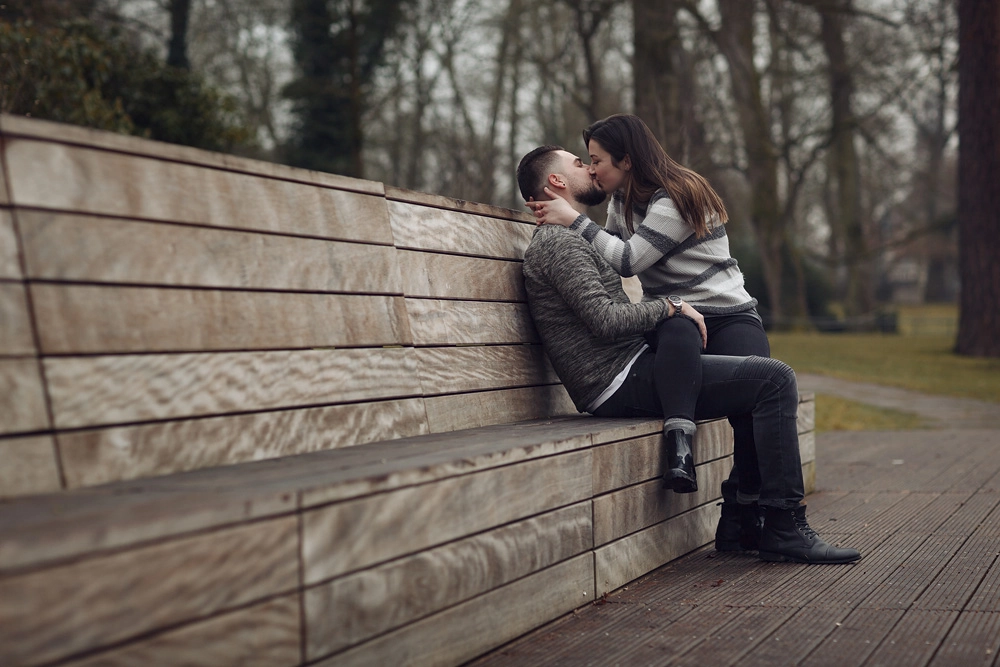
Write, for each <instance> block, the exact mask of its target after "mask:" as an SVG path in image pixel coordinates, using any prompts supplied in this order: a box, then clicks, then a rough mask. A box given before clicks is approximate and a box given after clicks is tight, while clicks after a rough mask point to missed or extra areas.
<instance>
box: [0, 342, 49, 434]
mask: <svg viewBox="0 0 1000 667" xmlns="http://www.w3.org/2000/svg"><path fill="white" fill-rule="evenodd" d="M47 428H49V416H48V413H47V411H46V409H45V395H44V393H43V389H42V378H41V375H40V374H39V370H38V361H37V360H35V359H2V358H0V435H4V434H8V433H24V432H27V431H42V430H45V429H47Z"/></svg>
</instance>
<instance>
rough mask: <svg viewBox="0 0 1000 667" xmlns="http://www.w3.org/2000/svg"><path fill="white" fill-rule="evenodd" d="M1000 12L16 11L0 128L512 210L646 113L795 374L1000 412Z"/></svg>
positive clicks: (523, 6) (490, 6) (229, 4)
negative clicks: (943, 396) (553, 147)
mask: <svg viewBox="0 0 1000 667" xmlns="http://www.w3.org/2000/svg"><path fill="white" fill-rule="evenodd" d="M998 6H1000V3H997V2H994V1H993V0H990V1H988V2H987V1H985V0H983V1H978V0H5V1H4V4H2V5H0V82H2V85H0V109H2V111H4V112H6V113H14V114H23V115H30V116H33V117H36V118H44V119H52V120H57V121H61V122H67V123H75V124H79V125H85V126H89V127H94V128H99V129H104V130H112V131H117V132H124V133H130V134H135V135H139V136H145V137H149V138H152V139H158V140H162V141H168V142H174V143H180V144H187V145H191V146H197V147H201V148H206V149H210V150H216V151H226V152H232V153H236V154H240V155H245V156H250V157H254V158H258V159H264V160H272V161H276V162H282V163H286V164H290V165H294V166H299V167H305V168H310V169H316V170H321V171H327V172H333V173H338V174H344V175H348V176H355V177H359V178H367V179H372V180H376V181H382V182H384V183H387V184H391V185H396V186H400V187H404V188H410V189H415V190H421V191H424V192H431V193H437V194H442V195H447V196H451V197H456V198H460V199H467V200H472V201H478V202H485V203H491V204H496V205H500V206H505V207H509V208H514V209H520V208H522V206H523V202H522V200H521V198H520V196H519V195H518V193H517V189H516V186H515V182H514V178H513V172H514V168H515V166H516V164H517V162H518V160H519V159H520V157H521V155H523V154H524V153H525V152H526V151H528V150H530V149H531V148H532V147H534V146H536V145H539V144H543V143H557V144H561V145H563V146H565V147H566V148H567V149H568V150H570V151H572V152H576V153H585V147H584V145H583V142H582V140H581V137H580V131H581V129H582V128H583V127H585V126H586V125H588V124H589V123H591V122H592V121H594V120H596V119H598V118H602V117H604V116H607V115H609V114H611V113H616V112H632V113H636V114H638V115H640V116H641V117H642V118H643V119H644V120H645V121H646V122H647V123H648V124H649V125H650V126H651V128H652V129H653V130H654V132H655V133H656V134H657V136H658V138H659V139H660V141H661V142H662V143H663V145H664V147H665V148H666V149H667V151H668V152H669V153H670V154H671V155H672V156H673V157H674V158H675V159H677V160H678V161H680V162H681V163H683V164H686V165H688V166H690V167H692V168H694V169H695V170H697V171H699V172H700V173H702V174H704V175H705V176H706V177H708V178H709V180H710V181H711V182H712V183H713V185H714V186H715V187H716V188H717V189H718V190H719V191H720V193H721V194H722V195H723V198H724V200H725V202H726V205H727V208H728V210H729V213H730V218H731V222H730V224H729V227H728V230H729V237H730V241H731V245H732V250H733V255H734V256H735V257H736V258H737V259H738V260H739V262H740V266H741V268H742V269H743V271H744V273H745V275H746V277H747V283H748V287H749V289H750V292H751V293H752V294H753V295H754V296H756V297H757V298H758V299H759V301H760V311H761V313H762V315H763V317H764V318H765V321H766V324H767V326H768V328H769V330H770V332H771V336H772V341H773V343H774V345H773V347H774V351H775V356H778V357H779V358H783V359H784V360H786V361H789V362H790V363H792V365H793V366H794V367H795V368H796V369H797V370H800V371H808V372H818V373H828V374H835V375H839V376H842V377H845V378H848V379H857V380H865V381H874V382H883V383H889V384H895V385H897V386H907V387H910V388H914V389H920V390H922V391H931V392H933V391H940V392H942V393H953V394H955V395H967V396H973V397H977V398H984V399H986V400H992V401H1000V388H998V384H997V380H996V378H997V376H1000V373H997V371H998V370H1000V368H998V367H997V364H996V361H995V360H994V361H990V360H989V359H978V360H975V359H965V358H962V357H959V356H958V355H956V352H958V353H961V354H964V355H972V356H973V357H997V356H998V355H1000V342H998V338H1000V337H998V336H997V333H998V332H1000V273H998V271H1000V269H998V268H997V264H998V263H997V262H995V261H994V259H995V258H997V257H998V256H1000V252H998V251H997V249H998V247H1000V246H998V243H1000V241H998V239H1000V217H998V215H1000V213H998V211H1000V202H998V201H997V197H998V195H997V194H995V193H993V192H992V191H993V190H996V189H997V188H996V187H995V184H996V183H997V182H998V181H1000V149H998V146H1000V140H998V135H1000V92H997V91H1000V75H998V73H997V72H998V69H1000V68H998V67H997V63H998V62H1000V46H998V38H997V34H998V33H1000V9H998ZM960 53H961V54H962V58H959V55H960ZM963 165H964V166H963ZM963 174H964V176H963ZM963 188H965V189H964V190H963ZM593 215H594V217H595V218H597V219H601V217H602V212H601V211H594V212H593ZM963 285H964V287H965V288H964V289H963Z"/></svg>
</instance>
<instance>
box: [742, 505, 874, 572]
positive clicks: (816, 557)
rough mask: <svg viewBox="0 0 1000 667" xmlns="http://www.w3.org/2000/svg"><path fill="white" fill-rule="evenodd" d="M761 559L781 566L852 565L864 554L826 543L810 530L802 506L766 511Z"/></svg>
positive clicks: (765, 509)
mask: <svg viewBox="0 0 1000 667" xmlns="http://www.w3.org/2000/svg"><path fill="white" fill-rule="evenodd" d="M760 557H761V559H762V560H769V561H777V562H782V563H785V562H791V563H853V562H854V561H856V560H859V559H860V558H861V553H860V552H859V551H858V550H857V549H847V548H843V547H835V546H833V545H831V544H827V543H826V542H824V541H823V540H822V538H820V536H819V535H817V534H816V531H814V530H813V529H812V528H810V527H809V523H808V522H807V521H806V506H805V505H799V506H798V507H796V508H795V509H790V510H783V509H778V508H777V507H765V508H764V530H763V531H762V533H761V536H760Z"/></svg>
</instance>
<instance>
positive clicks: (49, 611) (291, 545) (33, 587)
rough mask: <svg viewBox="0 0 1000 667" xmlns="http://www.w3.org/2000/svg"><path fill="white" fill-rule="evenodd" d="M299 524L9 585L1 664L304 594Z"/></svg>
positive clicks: (129, 554)
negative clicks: (264, 600) (280, 596)
mask: <svg viewBox="0 0 1000 667" xmlns="http://www.w3.org/2000/svg"><path fill="white" fill-rule="evenodd" d="M297 532H298V521H297V519H296V518H295V517H288V518H282V519H276V520H273V521H266V522H263V523H256V524H252V525H249V526H244V527H239V528H233V529H231V530H226V531H222V532H217V533H211V534H208V535H203V536H199V537H192V538H188V539H183V540H176V541H173V542H167V543H165V544H160V545H156V546H150V547H146V548H142V549H135V550H132V551H126V552H123V553H119V554H115V555H112V556H107V557H104V558H94V559H89V560H85V561H81V562H79V563H73V564H70V565H66V566H63V567H57V568H52V569H48V570H41V571H38V572H32V573H29V574H24V575H19V576H12V577H8V578H5V579H0V663H2V664H8V665H14V664H27V663H32V664H34V663H43V662H48V661H51V660H56V659H59V658H64V657H67V656H71V655H73V654H75V653H78V652H80V651H85V650H91V649H95V648H98V647H101V646H106V645H109V644H112V643H115V642H120V641H122V640H125V639H128V638H130V637H135V636H137V635H140V634H143V633H146V632H150V631H152V630H156V629H157V628H162V627H166V626H169V625H172V624H175V623H181V622H184V621H188V620H193V619H195V618H199V617H203V616H206V615H208V614H212V613H216V612H219V611H222V610H225V609H228V608H233V607H237V606H240V605H244V604H247V603H249V602H253V601H255V600H259V599H261V598H264V597H266V596H270V595H275V594H277V593H282V592H288V591H291V590H294V588H295V587H296V585H297V584H298V558H297V554H296V548H295V547H296V543H297Z"/></svg>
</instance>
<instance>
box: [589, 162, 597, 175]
mask: <svg viewBox="0 0 1000 667" xmlns="http://www.w3.org/2000/svg"><path fill="white" fill-rule="evenodd" d="M587 173H588V174H590V175H591V176H593V175H594V174H595V173H596V172H595V171H594V165H592V164H588V165H587Z"/></svg>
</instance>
